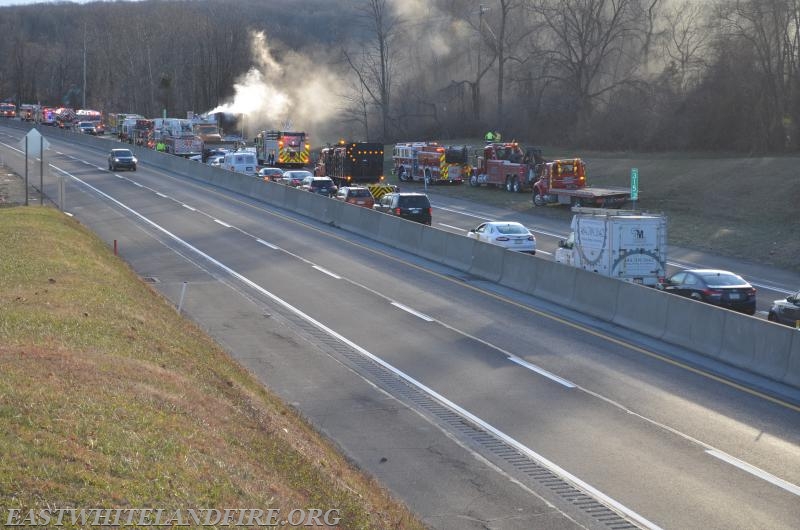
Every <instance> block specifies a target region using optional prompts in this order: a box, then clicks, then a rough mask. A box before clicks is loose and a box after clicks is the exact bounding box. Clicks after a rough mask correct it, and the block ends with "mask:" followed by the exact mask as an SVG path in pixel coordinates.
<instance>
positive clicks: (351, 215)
mask: <svg viewBox="0 0 800 530" xmlns="http://www.w3.org/2000/svg"><path fill="white" fill-rule="evenodd" d="M362 210H364V211H370V212H371V210H368V208H363V207H361V206H355V205H353V204H348V203H346V202H343V203H342V208H341V211H342V215H341V218H340V219H339V226H340V227H341V228H342V229H344V230H347V231H349V232H357V231H358V230H360V229H361V222H362V221H361V212H362Z"/></svg>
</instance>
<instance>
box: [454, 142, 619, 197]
mask: <svg viewBox="0 0 800 530" xmlns="http://www.w3.org/2000/svg"><path fill="white" fill-rule="evenodd" d="M469 183H470V185H471V186H481V185H484V184H485V185H487V186H494V187H501V188H504V189H505V190H506V191H509V192H512V193H520V192H523V191H525V192H527V191H530V192H531V194H532V199H533V204H534V205H536V206H545V205H547V204H568V205H573V206H594V207H603V208H619V207H620V206H622V205H623V204H625V203H626V202H627V201H628V200H629V199H630V190H628V189H626V188H595V187H592V186H588V185H587V184H586V164H585V163H584V162H583V161H582V160H581V159H580V158H570V159H561V160H545V159H544V158H543V157H542V150H541V149H539V148H538V147H526V148H525V149H524V150H523V149H522V148H521V147H520V146H519V144H518V143H516V142H505V143H503V142H490V143H487V144H486V145H485V146H484V147H483V151H482V152H479V153H478V154H477V157H476V164H475V168H474V169H473V171H472V175H471V176H470V179H469Z"/></svg>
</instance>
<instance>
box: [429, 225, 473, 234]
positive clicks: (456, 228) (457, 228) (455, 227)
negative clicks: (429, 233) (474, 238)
mask: <svg viewBox="0 0 800 530" xmlns="http://www.w3.org/2000/svg"><path fill="white" fill-rule="evenodd" d="M436 224H438V225H439V226H444V227H446V228H452V229H453V230H458V231H459V232H468V231H469V230H465V229H463V228H459V227H457V226H453V225H446V224H444V223H436Z"/></svg>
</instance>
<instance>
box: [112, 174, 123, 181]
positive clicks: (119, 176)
mask: <svg viewBox="0 0 800 530" xmlns="http://www.w3.org/2000/svg"><path fill="white" fill-rule="evenodd" d="M114 176H115V177H117V178H118V179H123V180H124V179H125V177H123V176H122V175H117V174H116V173H114Z"/></svg>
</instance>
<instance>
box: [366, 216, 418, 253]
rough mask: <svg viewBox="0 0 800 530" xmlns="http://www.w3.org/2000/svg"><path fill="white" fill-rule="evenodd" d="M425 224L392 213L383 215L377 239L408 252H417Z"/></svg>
mask: <svg viewBox="0 0 800 530" xmlns="http://www.w3.org/2000/svg"><path fill="white" fill-rule="evenodd" d="M422 227H423V225H421V224H419V223H415V222H414V221H408V220H406V219H401V218H399V217H395V216H392V215H386V216H382V218H381V221H380V224H379V225H378V236H377V239H378V241H380V242H381V243H384V244H386V245H390V246H392V247H395V248H399V249H401V250H405V251H407V252H416V251H417V249H419V246H420V240H421V239H422Z"/></svg>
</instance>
